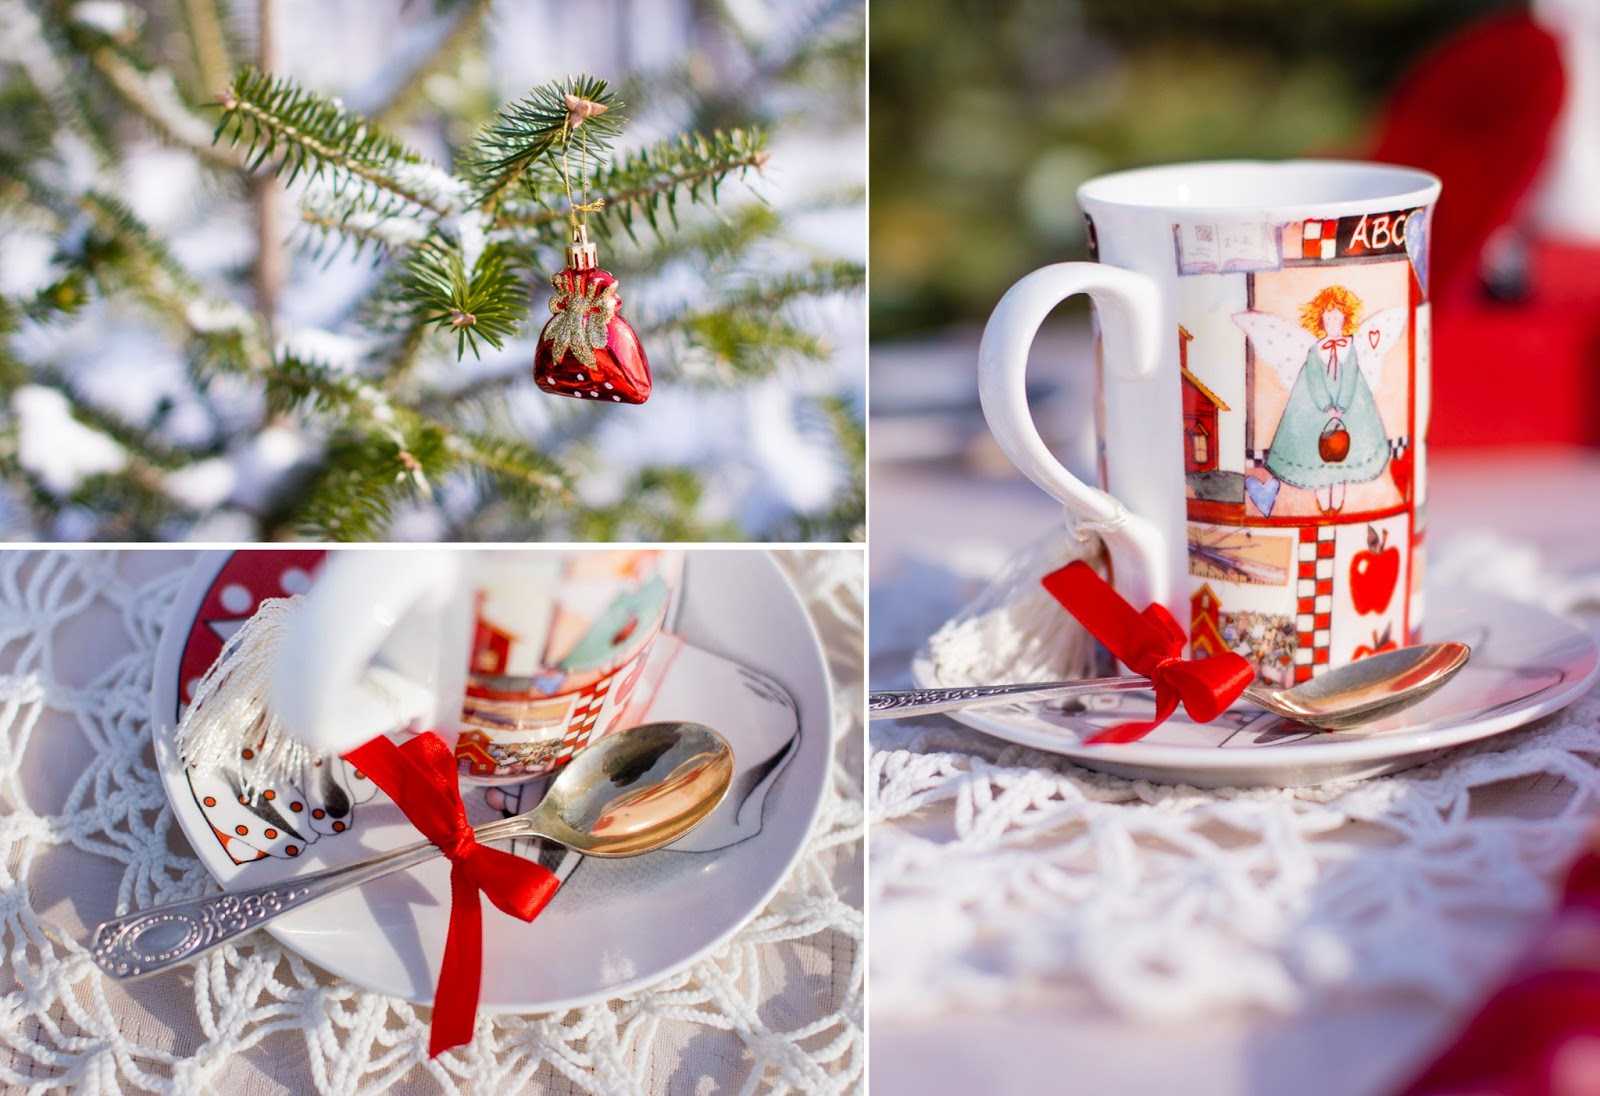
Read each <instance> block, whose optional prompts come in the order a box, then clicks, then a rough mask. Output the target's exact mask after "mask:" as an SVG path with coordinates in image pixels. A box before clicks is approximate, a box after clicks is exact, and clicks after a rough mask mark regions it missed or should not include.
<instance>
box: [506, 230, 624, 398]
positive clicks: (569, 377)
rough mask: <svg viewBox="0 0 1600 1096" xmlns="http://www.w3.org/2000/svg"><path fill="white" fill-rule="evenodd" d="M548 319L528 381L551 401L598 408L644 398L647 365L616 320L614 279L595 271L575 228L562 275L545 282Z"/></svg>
mask: <svg viewBox="0 0 1600 1096" xmlns="http://www.w3.org/2000/svg"><path fill="white" fill-rule="evenodd" d="M550 281H551V284H552V285H554V286H555V296H553V297H552V298H551V299H550V311H551V313H552V315H551V317H550V319H549V321H548V322H546V324H545V325H544V330H543V331H541V332H540V333H539V345H538V348H537V349H536V350H535V351H534V355H533V380H534V383H535V384H537V385H538V386H539V387H540V388H541V389H543V390H544V391H546V392H549V393H551V394H552V395H557V396H572V397H574V398H576V399H583V400H599V401H600V402H602V403H643V402H644V401H645V400H647V399H649V398H650V361H649V359H648V358H647V357H646V356H645V352H644V345H643V344H642V343H641V342H640V341H639V335H638V333H637V332H635V331H634V329H633V326H632V325H631V324H629V323H628V321H627V320H626V319H624V318H623V316H622V297H621V295H620V293H619V292H618V285H617V279H616V277H615V276H614V275H613V274H612V273H611V272H610V271H608V270H602V269H600V268H599V267H598V266H596V265H595V248H594V245H593V244H592V243H590V242H589V241H588V236H587V233H586V232H584V231H583V230H582V229H581V228H580V229H579V230H578V232H577V233H576V235H575V237H574V239H573V242H572V244H571V245H569V246H568V247H567V265H566V267H565V269H563V270H561V271H560V272H559V273H557V274H556V275H555V276H554V277H553V278H551V279H550Z"/></svg>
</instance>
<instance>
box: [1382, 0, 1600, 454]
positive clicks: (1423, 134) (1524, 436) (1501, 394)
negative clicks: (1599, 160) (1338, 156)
mask: <svg viewBox="0 0 1600 1096" xmlns="http://www.w3.org/2000/svg"><path fill="white" fill-rule="evenodd" d="M1574 18H1578V17H1577V16H1575V17H1574ZM1590 29H1593V28H1590ZM1573 33H1574V34H1576V33H1579V30H1578V29H1574V30H1573ZM1563 65H1564V62H1563V56H1562V50H1561V42H1560V41H1559V40H1558V38H1557V37H1556V36H1555V35H1554V34H1552V33H1551V32H1550V31H1549V30H1547V29H1545V28H1544V27H1543V26H1540V25H1539V24H1538V23H1536V22H1535V21H1534V20H1533V19H1532V18H1531V17H1530V16H1528V15H1527V14H1526V13H1523V12H1520V11H1517V12H1511V13H1506V14H1501V15H1496V16H1493V17H1490V18H1487V19H1484V20H1481V21H1479V22H1477V23H1474V24H1473V25H1471V26H1469V27H1468V28H1466V29H1465V30H1463V31H1461V32H1460V33H1458V34H1456V35H1454V36H1452V37H1451V38H1449V39H1448V40H1447V41H1445V42H1444V43H1443V44H1441V45H1440V46H1439V47H1437V48H1436V49H1434V50H1433V51H1432V52H1430V53H1429V54H1428V55H1426V56H1425V57H1424V58H1423V59H1422V60H1420V61H1419V62H1418V63H1417V65H1416V66H1415V67H1414V68H1413V69H1412V71H1411V72H1410V73H1408V74H1407V75H1406V76H1405V77H1404V78H1403V79H1402V80H1401V82H1400V83H1399V85H1398V86H1397V87H1396V89H1395V91H1394V94H1393V95H1392V97H1391V98H1390V100H1389V103H1388V104H1387V106H1386V108H1385V109H1384V111H1383V115H1382V118H1381V120H1380V123H1379V132H1378V136H1377V139H1376V141H1375V143H1374V144H1373V145H1372V146H1371V147H1369V148H1368V149H1366V155H1368V156H1370V157H1371V158H1373V159H1377V160H1387V161H1392V162H1394V163H1402V164H1410V165H1414V166H1416V167H1421V168H1424V169H1426V170H1428V171H1432V172H1433V173H1434V174H1436V175H1438V176H1439V177H1440V178H1441V179H1443V180H1444V195H1443V197H1442V198H1441V199H1440V201H1439V205H1438V208H1437V209H1436V210H1435V213H1434V223H1433V225H1432V236H1433V247H1432V255H1431V266H1432V274H1431V277H1430V281H1431V285H1430V286H1429V296H1430V299H1431V301H1432V303H1433V361H1434V376H1435V384H1434V387H1433V413H1432V423H1431V429H1430V432H1429V441H1430V443H1431V444H1433V445H1435V446H1451V445H1457V446H1460V445H1475V446H1476V445H1486V444H1528V443H1569V444H1586V445H1600V241H1594V242H1582V241H1579V240H1575V239H1560V238H1556V237H1555V236H1553V235H1552V233H1551V232H1550V230H1549V228H1548V226H1541V225H1540V223H1539V219H1538V218H1537V217H1536V216H1535V215H1534V214H1535V210H1536V206H1537V203H1536V202H1535V201H1534V199H1535V198H1536V197H1537V196H1538V191H1539V187H1540V186H1541V184H1542V182H1543V181H1544V180H1545V179H1546V178H1547V177H1548V173H1549V170H1550V166H1551V163H1552V160H1553V159H1554V158H1555V157H1556V155H1557V154H1558V153H1559V152H1560V151H1561V149H1560V146H1559V143H1558V142H1559V141H1560V139H1561V138H1560V136H1559V132H1560V131H1559V129H1558V120H1559V119H1560V117H1561V113H1562V110H1563V108H1564V105H1565V97H1566V95H1567V93H1568V87H1569V81H1568V79H1567V76H1566V73H1565V71H1564V67H1563ZM1588 139H1591V140H1596V141H1600V134H1596V135H1592V136H1590V137H1589V138H1588ZM1567 197H1568V199H1569V200H1587V201H1588V202H1592V203H1596V205H1597V206H1600V191H1597V192H1595V193H1592V194H1589V195H1587V197H1586V199H1574V198H1573V196H1572V195H1570V194H1569V195H1568V196H1567ZM1584 212H1585V213H1586V214H1592V216H1591V217H1590V220H1591V222H1593V223H1600V208H1595V209H1587V210H1585V211H1584Z"/></svg>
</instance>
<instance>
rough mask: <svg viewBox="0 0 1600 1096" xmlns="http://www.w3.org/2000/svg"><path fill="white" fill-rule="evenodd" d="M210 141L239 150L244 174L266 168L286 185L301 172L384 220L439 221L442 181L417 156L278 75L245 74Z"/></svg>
mask: <svg viewBox="0 0 1600 1096" xmlns="http://www.w3.org/2000/svg"><path fill="white" fill-rule="evenodd" d="M221 107H222V118H221V120H220V121H218V123H217V129H216V132H215V133H214V134H213V135H212V141H213V142H215V141H218V140H221V139H222V138H223V137H224V136H226V137H227V139H228V143H229V144H230V145H232V146H238V145H239V144H240V143H241V142H242V143H243V144H244V147H245V159H246V161H247V165H248V167H249V169H250V170H251V171H255V170H257V169H259V168H260V167H262V165H264V164H267V163H269V162H270V164H271V170H272V172H273V173H274V174H276V175H282V176H287V181H289V182H293V181H294V180H295V179H297V178H298V177H299V176H300V174H301V173H302V172H304V173H305V174H306V175H307V176H308V177H310V178H326V179H328V180H329V182H330V184H331V187H332V189H333V192H334V194H335V196H336V197H347V196H348V197H350V199H351V200H352V201H354V202H355V203H356V204H357V205H359V207H360V208H363V209H367V210H370V211H373V212H377V213H380V214H384V215H394V214H400V213H404V212H408V211H413V210H416V209H421V210H426V211H427V212H430V213H433V214H436V215H443V214H446V213H448V212H450V210H451V202H450V199H449V195H448V194H447V193H443V192H442V191H443V190H444V188H443V187H441V186H440V185H438V182H439V180H440V179H442V178H443V177H442V176H438V175H431V174H430V173H434V172H436V169H431V168H430V167H429V165H427V164H426V162H425V161H424V160H423V159H422V157H421V156H419V155H418V154H417V153H415V152H413V151H411V150H410V149H409V148H407V147H406V146H405V145H403V144H401V143H400V142H399V141H398V140H396V139H395V138H393V137H391V136H389V135H388V134H387V133H384V132H383V131H382V130H380V129H378V128H377V127H376V126H374V125H373V124H372V123H371V122H369V121H367V120H366V119H365V118H363V117H361V116H360V115H357V114H350V113H348V112H346V111H345V109H344V108H343V107H342V106H340V105H339V104H338V103H337V102H335V101H334V100H332V99H329V98H326V97H324V96H321V95H317V94H316V93H314V92H310V91H306V90H305V89H303V88H301V87H300V86H299V85H297V84H296V83H295V82H294V81H292V80H290V79H288V78H287V77H283V76H273V75H272V74H270V73H265V72H258V71H256V70H255V69H252V68H246V69H243V70H241V71H240V72H239V74H238V76H236V77H235V78H234V81H233V86H232V87H231V88H229V89H228V91H227V93H226V94H225V95H224V96H223V98H222V103H221Z"/></svg>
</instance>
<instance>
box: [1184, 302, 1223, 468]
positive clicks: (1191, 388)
mask: <svg viewBox="0 0 1600 1096" xmlns="http://www.w3.org/2000/svg"><path fill="white" fill-rule="evenodd" d="M1193 339H1194V335H1192V334H1190V332H1189V329H1188V328H1187V327H1184V326H1183V325H1182V324H1179V325H1178V371H1179V372H1180V373H1181V374H1182V376H1183V470H1184V471H1185V472H1215V471H1216V470H1217V412H1219V411H1227V410H1230V408H1229V407H1228V405H1227V404H1226V403H1224V402H1223V400H1222V397H1221V396H1218V395H1217V394H1216V393H1215V392H1213V391H1211V389H1209V388H1207V387H1206V386H1205V384H1204V383H1203V382H1202V381H1201V380H1200V378H1199V377H1197V376H1195V375H1194V374H1193V373H1191V372H1189V343H1190V341H1192V340H1193Z"/></svg>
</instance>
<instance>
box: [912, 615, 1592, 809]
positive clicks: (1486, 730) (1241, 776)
mask: <svg viewBox="0 0 1600 1096" xmlns="http://www.w3.org/2000/svg"><path fill="white" fill-rule="evenodd" d="M1424 638H1425V639H1427V640H1429V641H1439V640H1450V639H1454V640H1460V641H1462V642H1464V643H1467V644H1470V645H1471V647H1472V660H1471V661H1470V662H1468V663H1467V666H1466V667H1465V668H1464V669H1463V670H1462V671H1461V672H1460V673H1459V674H1458V675H1457V676H1456V677H1455V678H1454V679H1453V680H1451V682H1450V683H1449V684H1447V685H1445V686H1444V687H1443V688H1442V689H1440V690H1439V691H1438V692H1437V693H1435V694H1434V695H1432V696H1430V697H1428V698H1427V699H1426V700H1424V701H1422V702H1421V703H1419V704H1417V705H1416V706H1415V707H1413V708H1408V709H1406V710H1405V711H1403V712H1400V713H1398V714H1396V715H1393V716H1390V717H1388V718H1386V719H1382V720H1379V721H1377V722H1374V723H1372V724H1369V725H1368V726H1366V727H1363V728H1362V729H1361V730H1360V731H1359V732H1341V733H1338V734H1328V733H1325V732H1318V731H1312V730H1308V729H1307V728H1306V727H1304V726H1302V725H1301V724H1297V723H1292V722H1290V721H1288V720H1284V719H1282V718H1280V717H1278V716H1274V715H1270V714H1268V713H1266V712H1263V711H1261V710H1260V709H1259V708H1252V707H1248V706H1244V705H1241V706H1239V707H1238V708H1236V709H1234V710H1233V711H1230V712H1228V713H1225V714H1224V715H1223V716H1222V718H1220V719H1218V720H1216V721H1215V722H1213V723H1209V724H1196V723H1194V722H1191V721H1190V720H1189V719H1188V718H1187V717H1186V716H1185V715H1184V714H1183V711H1182V709H1181V708H1180V709H1179V711H1178V713H1177V714H1176V715H1174V716H1173V717H1172V718H1171V719H1169V720H1168V721H1167V722H1166V723H1164V724H1162V725H1161V726H1160V727H1158V728H1156V729H1155V730H1154V731H1153V732H1151V733H1150V734H1149V735H1148V736H1147V737H1145V738H1143V739H1141V740H1140V741H1138V742H1129V743H1124V744H1120V745H1100V746H1087V745H1085V744H1084V739H1086V738H1088V737H1089V736H1090V735H1092V734H1093V733H1094V732H1095V731H1097V730H1099V729H1101V728H1103V727H1105V726H1108V725H1110V724H1113V723H1119V722H1122V721H1124V720H1127V719H1134V718H1149V716H1150V714H1151V713H1152V712H1153V711H1154V702H1153V700H1152V698H1151V696H1150V694H1148V693H1128V694H1121V695H1120V696H1118V697H1108V698H1103V699H1105V700H1106V701H1108V704H1107V705H1105V706H1102V705H1100V704H1099V703H1096V705H1095V706H1094V708H1093V710H1083V709H1078V710H1064V709H1063V708H1062V706H1060V705H1022V704H1015V705H1007V706H1005V707H995V708H978V709H973V710H970V711H965V712H954V713H951V717H952V718H954V719H958V720H960V721H961V722H963V723H965V724H967V725H968V726H971V727H976V728H977V729H978V730H980V731H983V732H985V733H986V734H992V735H994V736H996V737H998V738H1004V739H1006V740H1008V741H1011V742H1017V743H1021V744H1022V745H1024V746H1032V747H1034V748H1036V749H1040V750H1048V751H1050V752H1051V753H1058V754H1063V755H1065V756H1067V757H1070V758H1072V759H1073V760H1074V761H1075V762H1077V763H1078V764H1080V765H1083V766H1084V767H1085V768H1090V769H1097V770H1100V771H1102V772H1107V773H1111V774H1112V775H1114V776H1121V777H1126V778H1128V779H1131V780H1150V781H1154V782H1157V783H1163V784H1193V785H1196V786H1198V787H1202V788H1222V787H1298V786H1302V785H1307V784H1323V783H1327V782H1329V781H1333V780H1359V779H1361V778H1364V777H1369V776H1380V775H1382V774H1384V773H1391V772H1396V771H1398V770H1400V769H1405V768H1409V767H1411V766H1413V765H1421V764H1423V763H1424V762H1427V761H1430V760H1432V759H1433V758H1434V757H1437V756H1438V755H1439V754H1440V753H1442V752H1443V751H1444V750H1446V749H1448V748H1450V747H1452V746H1459V745H1461V744H1463V743H1466V742H1474V741H1476V740H1478V739H1480V738H1487V737H1488V736H1490V735H1494V734H1499V733H1500V732H1502V731H1508V730H1510V729H1512V728H1513V727H1520V726H1522V725H1523V724H1525V723H1529V722H1531V721H1533V720H1535V719H1538V718H1539V717H1540V716H1544V715H1549V714H1550V713H1551V712H1554V711H1557V710H1559V709H1561V708H1563V707H1565V706H1566V705H1568V704H1570V703H1572V702H1573V701H1574V700H1576V699H1577V698H1578V697H1579V696H1581V695H1583V693H1584V691H1585V690H1587V689H1588V688H1589V687H1590V686H1591V685H1592V684H1593V683H1594V681H1595V678H1596V675H1597V672H1600V648H1597V647H1596V644H1595V641H1594V639H1593V637H1592V636H1590V634H1589V633H1588V632H1586V631H1584V630H1583V629H1582V628H1580V627H1579V626H1578V625H1576V624H1574V623H1572V622H1571V621H1569V620H1565V619H1563V618H1561V617H1559V616H1556V615H1555V614H1553V613H1550V612H1548V611H1546V610H1544V609H1541V608H1539V607H1538V606H1536V605H1529V604H1526V603H1523V602H1516V601H1509V600H1506V599H1504V598H1498V597H1493V596H1491V595H1487V594H1483V593H1479V592H1477V591H1473V592H1470V593H1468V592H1458V591H1450V590H1443V591H1431V590H1430V591H1429V596H1428V620H1427V623H1426V625H1425V636H1424ZM911 676H912V678H913V679H914V680H915V681H916V683H917V685H918V686H919V687H923V688H932V687H935V686H937V685H938V684H940V683H939V682H935V681H933V680H932V675H931V673H930V670H929V666H928V664H927V662H926V661H924V660H922V659H920V658H919V659H918V660H917V661H916V662H915V663H914V664H913V665H912V668H911Z"/></svg>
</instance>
